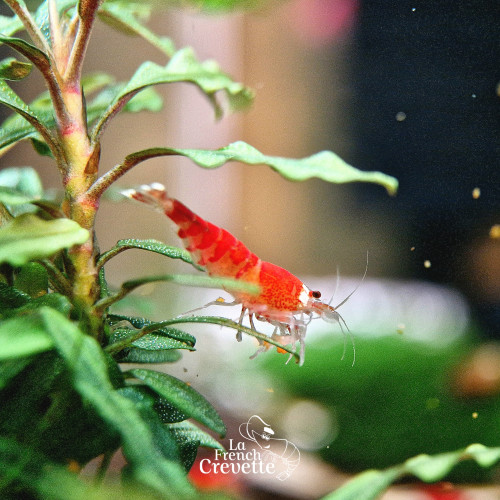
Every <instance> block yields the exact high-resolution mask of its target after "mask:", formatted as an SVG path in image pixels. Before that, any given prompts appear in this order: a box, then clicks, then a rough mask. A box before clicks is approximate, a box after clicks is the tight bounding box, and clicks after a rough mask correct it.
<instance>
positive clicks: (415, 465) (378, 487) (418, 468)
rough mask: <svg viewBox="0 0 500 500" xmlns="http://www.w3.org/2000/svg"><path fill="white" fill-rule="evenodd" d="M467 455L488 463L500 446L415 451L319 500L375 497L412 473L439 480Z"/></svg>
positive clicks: (497, 455) (484, 464)
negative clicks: (404, 460)
mask: <svg viewBox="0 0 500 500" xmlns="http://www.w3.org/2000/svg"><path fill="white" fill-rule="evenodd" d="M467 459H473V460H475V461H476V462H477V463H478V464H479V465H480V466H481V467H491V466H492V465H494V464H495V463H497V462H498V461H499V460H500V447H495V448H488V447H486V446H483V445H482V444H471V445H469V446H468V447H467V448H462V449H460V450H457V451H453V452H447V453H439V454H437V455H418V456H416V457H413V458H410V459H408V460H407V461H406V462H404V463H403V464H401V465H396V466H393V467H390V468H388V469H384V470H369V471H365V472H363V473H361V474H359V475H357V476H356V477H354V479H351V480H350V481H348V482H347V483H346V484H345V485H344V486H342V487H340V488H339V489H338V490H336V491H334V492H332V493H330V494H329V495H326V496H325V497H323V499H322V500H358V499H360V500H376V499H377V498H378V497H379V495H380V494H381V493H382V492H383V491H384V490H385V489H386V488H388V487H389V486H390V484H391V483H393V482H394V481H395V480H396V479H399V478H401V477H404V476H406V475H410V474H411V475H414V476H416V477H417V478H419V479H420V480H422V481H426V482H434V481H439V480H441V479H444V478H445V477H446V475H447V474H448V473H449V472H450V470H451V469H452V468H453V467H454V466H456V465H457V464H458V463H459V462H461V461H462V460H467Z"/></svg>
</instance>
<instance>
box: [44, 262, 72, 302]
mask: <svg viewBox="0 0 500 500" xmlns="http://www.w3.org/2000/svg"><path fill="white" fill-rule="evenodd" d="M40 264H42V266H43V267H45V269H46V270H47V273H48V274H49V281H50V284H51V286H52V288H53V289H54V290H55V291H56V292H60V293H62V294H64V295H66V296H67V297H71V295H72V290H71V285H70V284H69V282H68V280H67V279H66V277H65V276H64V274H63V273H62V272H61V271H59V269H58V268H57V266H55V265H54V264H53V263H52V262H51V261H50V260H48V259H44V260H41V261H40Z"/></svg>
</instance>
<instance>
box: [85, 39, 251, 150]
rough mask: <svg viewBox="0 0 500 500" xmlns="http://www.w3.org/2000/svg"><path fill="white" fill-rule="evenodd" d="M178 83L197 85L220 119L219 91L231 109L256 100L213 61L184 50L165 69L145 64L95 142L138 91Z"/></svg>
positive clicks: (106, 117) (104, 121)
mask: <svg viewBox="0 0 500 500" xmlns="http://www.w3.org/2000/svg"><path fill="white" fill-rule="evenodd" d="M176 82H190V83H193V84H195V85H196V86H198V87H199V88H200V90H201V91H202V92H203V93H204V94H205V95H206V96H207V97H208V98H209V99H210V101H211V102H212V104H213V105H214V107H215V111H216V115H217V116H220V115H221V108H220V106H219V105H218V103H217V101H216V100H215V94H216V93H217V92H218V91H224V92H225V93H226V95H227V97H228V100H229V105H230V107H231V108H232V109H239V108H242V107H246V106H248V105H249V104H250V103H251V101H252V97H253V96H252V93H251V92H250V90H249V89H247V88H246V87H244V86H243V85H242V84H240V83H236V82H234V81H233V80H231V78H230V77H229V76H227V75H226V74H225V73H223V72H222V71H221V70H220V68H219V66H218V65H217V64H216V63H215V62H214V61H205V62H203V63H200V62H199V61H198V60H197V59H196V58H195V55H194V53H193V51H192V49H191V48H185V49H182V50H179V51H178V52H176V53H175V55H174V56H173V57H172V59H171V60H170V62H169V63H168V64H167V65H166V66H164V67H163V66H159V65H158V64H155V63H153V62H150V61H147V62H145V63H143V64H142V65H141V66H140V67H139V69H138V70H137V71H136V73H135V74H134V75H133V76H132V78H131V79H130V81H129V82H128V83H127V84H126V85H125V86H124V87H123V88H121V90H120V91H119V92H118V94H117V95H116V96H115V98H114V100H113V102H112V103H111V105H110V106H109V108H108V109H107V110H106V111H105V113H104V114H103V116H102V117H101V119H100V120H99V122H98V123H97V124H96V126H95V128H94V130H93V132H92V140H93V141H94V142H95V141H97V140H98V139H99V137H100V135H101V133H102V131H103V130H104V128H105V126H106V124H107V123H108V121H109V120H110V119H111V118H112V117H113V116H115V115H116V114H117V113H118V112H119V111H120V110H121V109H122V108H123V107H124V106H125V104H126V103H127V102H128V101H129V100H130V99H132V97H133V96H134V95H136V94H137V93H138V92H140V91H141V90H143V89H145V88H146V87H150V86H152V85H159V84H162V83H176Z"/></svg>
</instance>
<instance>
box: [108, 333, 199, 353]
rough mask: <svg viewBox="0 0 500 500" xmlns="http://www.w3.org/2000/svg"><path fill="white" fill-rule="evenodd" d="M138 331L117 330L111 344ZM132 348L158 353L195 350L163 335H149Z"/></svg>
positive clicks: (137, 341) (188, 344)
mask: <svg viewBox="0 0 500 500" xmlns="http://www.w3.org/2000/svg"><path fill="white" fill-rule="evenodd" d="M135 332H137V330H131V329H130V328H117V329H116V330H115V331H114V332H113V334H112V335H111V339H110V343H111V344H113V343H114V342H118V341H120V340H124V339H126V338H128V337H130V336H131V335H132V334H133V333H135ZM131 346H134V347H137V348H139V349H145V350H147V351H158V350H168V349H189V350H191V351H193V350H194V348H193V347H192V345H191V344H190V343H185V342H182V341H179V340H176V339H173V338H171V337H167V336H165V335H161V334H155V333H148V334H146V335H144V336H142V337H141V338H140V339H137V340H136V341H134V342H132V344H131Z"/></svg>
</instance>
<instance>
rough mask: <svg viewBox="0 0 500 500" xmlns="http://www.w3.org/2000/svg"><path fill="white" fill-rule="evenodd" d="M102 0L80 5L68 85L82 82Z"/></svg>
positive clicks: (87, 0)
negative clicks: (83, 67) (93, 29)
mask: <svg viewBox="0 0 500 500" xmlns="http://www.w3.org/2000/svg"><path fill="white" fill-rule="evenodd" d="M101 1H102V0H80V2H79V3H78V16H79V24H78V31H77V33H76V40H75V43H74V45H73V49H72V50H71V54H70V57H69V62H68V67H67V68H66V72H65V74H64V79H65V81H66V82H67V83H68V84H70V85H71V84H76V83H79V82H80V78H81V72H82V66H83V60H84V58H85V52H86V51H87V46H88V43H89V39H90V34H91V32H92V27H93V24H94V21H95V16H96V14H97V10H98V9H99V5H100V4H101Z"/></svg>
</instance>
